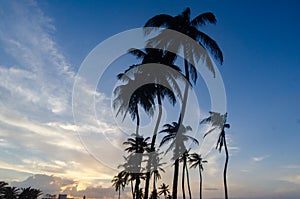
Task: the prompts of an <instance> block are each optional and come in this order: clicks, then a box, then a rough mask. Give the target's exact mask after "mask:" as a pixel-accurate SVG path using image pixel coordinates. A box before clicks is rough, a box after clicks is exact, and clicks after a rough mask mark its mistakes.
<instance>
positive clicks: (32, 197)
mask: <svg viewBox="0 0 300 199" xmlns="http://www.w3.org/2000/svg"><path fill="white" fill-rule="evenodd" d="M42 194H43V192H42V191H41V190H39V189H34V188H31V187H28V188H21V193H20V194H19V199H37V198H38V197H39V196H41V195H42Z"/></svg>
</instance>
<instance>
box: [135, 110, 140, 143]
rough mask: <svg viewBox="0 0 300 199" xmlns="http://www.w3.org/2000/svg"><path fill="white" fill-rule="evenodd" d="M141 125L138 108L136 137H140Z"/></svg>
mask: <svg viewBox="0 0 300 199" xmlns="http://www.w3.org/2000/svg"><path fill="white" fill-rule="evenodd" d="M139 127H140V115H139V110H138V108H136V130H135V133H136V137H139Z"/></svg>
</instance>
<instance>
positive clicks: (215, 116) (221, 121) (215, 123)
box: [200, 111, 230, 199]
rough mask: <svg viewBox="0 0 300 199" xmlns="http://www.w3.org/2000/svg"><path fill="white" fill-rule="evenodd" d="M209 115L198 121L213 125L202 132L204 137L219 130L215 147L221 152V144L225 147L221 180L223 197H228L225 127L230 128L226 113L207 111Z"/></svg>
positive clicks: (227, 154)
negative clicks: (205, 131)
mask: <svg viewBox="0 0 300 199" xmlns="http://www.w3.org/2000/svg"><path fill="white" fill-rule="evenodd" d="M209 114H210V116H209V117H207V118H205V119H203V120H202V121H201V122H200V123H201V124H203V123H210V124H211V126H212V127H213V128H212V129H210V130H209V131H208V132H207V133H206V134H204V137H205V136H207V135H208V134H210V133H212V132H213V131H215V130H218V131H220V133H219V137H218V141H217V145H216V149H218V150H219V152H221V150H222V148H223V146H224V149H225V164H224V171H223V180H224V193H225V199H228V190H227V166H228V160H229V153H228V148H227V143H226V138H225V128H230V125H229V124H227V123H226V120H227V113H225V114H221V113H217V112H212V111H210V112H209Z"/></svg>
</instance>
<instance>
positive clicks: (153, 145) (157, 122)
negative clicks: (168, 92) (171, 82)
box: [144, 89, 162, 199]
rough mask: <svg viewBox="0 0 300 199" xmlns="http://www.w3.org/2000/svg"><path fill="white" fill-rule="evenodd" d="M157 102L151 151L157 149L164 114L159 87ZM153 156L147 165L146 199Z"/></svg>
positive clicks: (146, 197)
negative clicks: (157, 139) (159, 129)
mask: <svg viewBox="0 0 300 199" xmlns="http://www.w3.org/2000/svg"><path fill="white" fill-rule="evenodd" d="M157 103H158V116H157V120H156V124H155V127H154V131H153V136H152V140H151V148H150V149H151V152H154V151H155V141H156V136H157V132H158V127H159V124H160V120H161V116H162V107H161V106H162V103H161V96H160V90H159V89H158V91H157ZM152 161H153V160H152V156H151V154H150V157H149V161H148V166H147V173H146V182H145V196H144V198H145V199H148V195H149V184H150V169H151V168H150V166H151V162H152Z"/></svg>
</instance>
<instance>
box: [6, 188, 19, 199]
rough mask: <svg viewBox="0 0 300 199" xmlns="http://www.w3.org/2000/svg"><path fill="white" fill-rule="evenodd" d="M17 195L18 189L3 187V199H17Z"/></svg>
mask: <svg viewBox="0 0 300 199" xmlns="http://www.w3.org/2000/svg"><path fill="white" fill-rule="evenodd" d="M18 195H19V188H17V187H5V191H4V194H3V198H5V199H17V198H18Z"/></svg>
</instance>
